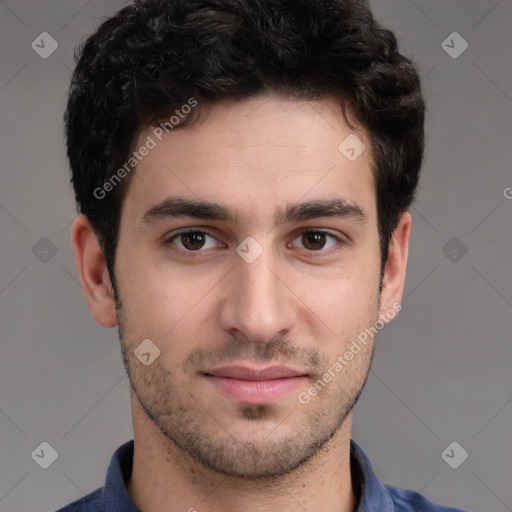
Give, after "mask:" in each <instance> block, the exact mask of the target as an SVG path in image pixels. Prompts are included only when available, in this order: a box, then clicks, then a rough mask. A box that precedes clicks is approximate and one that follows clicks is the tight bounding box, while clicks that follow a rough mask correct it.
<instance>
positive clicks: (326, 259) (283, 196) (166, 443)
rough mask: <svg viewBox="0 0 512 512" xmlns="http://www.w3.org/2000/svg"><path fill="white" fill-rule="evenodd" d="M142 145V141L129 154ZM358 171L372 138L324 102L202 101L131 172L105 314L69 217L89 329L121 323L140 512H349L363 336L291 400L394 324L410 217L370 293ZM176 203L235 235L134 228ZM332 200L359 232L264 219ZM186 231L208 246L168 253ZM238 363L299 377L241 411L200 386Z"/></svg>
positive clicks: (330, 222) (370, 187) (95, 247)
mask: <svg viewBox="0 0 512 512" xmlns="http://www.w3.org/2000/svg"><path fill="white" fill-rule="evenodd" d="M350 133H356V134H357V136H358V137H359V139H360V140H362V141H363V142H364V143H365V144H366V148H367V150H366V151H365V152H364V153H363V154H362V155H361V156H360V157H359V158H357V160H355V161H354V162H351V161H349V160H348V159H347V158H345V157H344V156H343V155H342V154H341V153H340V151H339V150H338V146H339V144H340V142H341V141H343V140H344V139H345V138H346V137H347V136H348V135H349V134H350ZM150 134H151V129H147V130H145V131H143V132H142V133H141V134H140V137H139V141H138V142H139V145H142V144H143V142H144V141H145V140H146V137H147V136H148V135H150ZM370 164H371V151H370V144H369V142H368V140H367V136H366V134H365V133H364V131H363V130H358V131H356V132H353V131H352V130H350V129H349V128H348V127H347V125H346V124H345V122H344V121H343V118H342V116H341V113H340V109H339V107H338V105H337V104H336V103H335V102H334V101H332V100H329V99H325V100H321V101H298V100H296V99H288V98H284V97H279V96H271V95H264V96H259V97H256V98H252V99H250V100H246V101H244V102H223V103H217V104H214V105H209V106H208V105H201V109H200V119H199V121H197V122H196V123H194V124H192V125H190V126H189V127H187V128H181V129H179V130H176V131H174V132H172V133H169V134H167V135H165V137H164V138H163V140H162V141H160V142H158V144H157V146H156V147H155V148H154V149H152V150H151V151H150V152H149V154H148V155H147V156H146V157H145V158H144V159H143V160H142V161H141V162H140V163H139V164H138V166H137V169H136V170H135V171H134V173H133V175H132V176H131V182H130V185H129V187H128V191H127V195H126V199H125V201H124V203H123V210H122V216H121V226H120V238H119V244H118V248H117V253H116V267H115V273H116V281H117V288H118V293H119V300H120V304H118V305H117V306H118V309H117V310H116V304H115V302H114V300H113V298H112V296H113V294H112V285H111V282H110V279H109V276H108V272H107V270H106V264H105V260H104V258H103V254H102V252H101V249H100V246H99V244H98V240H97V238H96V235H95V233H94V231H93V229H92V228H91V226H90V224H89V222H88V220H87V218H85V217H84V216H83V215H81V216H79V217H78V218H77V219H76V221H75V223H74V226H73V230H72V242H73V246H74V251H75V258H76V263H77V268H78V272H79V275H80V279H81V282H82V287H83V292H84V297H85V299H86V301H87V304H88V306H89V309H90V311H91V314H92V316H93V318H94V319H95V320H96V322H97V323H98V324H100V325H102V326H104V327H107V328H111V327H115V326H116V325H117V326H118V327H119V332H120V338H121V344H122V349H123V357H124V360H125V365H126V367H127V369H128V374H129V377H130V382H131V404H132V416H133V427H134V440H135V452H134V463H133V472H132V476H131V479H130V482H129V485H128V491H129V493H130V495H131V497H132V499H133V501H134V502H135V504H136V505H137V507H138V508H139V509H140V510H141V511H143V512H147V511H152V512H163V511H184V510H190V509H194V508H195V509H196V510H198V511H199V512H201V510H208V511H211V512H216V511H225V510H231V511H244V512H252V511H267V510H268V511H270V510H272V511H274V510H280V509H281V507H282V509H283V510H287V511H295V510H300V511H303V510H318V511H340V512H342V511H343V512H347V511H354V510H355V509H356V506H357V501H358V496H357V492H355V491H354V489H357V482H354V481H353V479H352V476H351V473H350V451H349V450H350V445H349V443H350V436H351V424H352V407H353V406H354V404H355V401H356V400H357V398H358V396H359V393H360V392H361V390H362V388H363V386H364V383H365V380H366V377H367V375H368V372H369V369H370V364H371V359H372V355H373V349H374V342H375V340H374V339H373V340H372V339H370V340H369V343H368V344H367V346H366V347H364V346H362V350H361V352H359V353H358V354H357V355H355V356H354V358H353V359H352V360H351V361H350V363H349V364H347V365H346V366H345V367H344V368H343V370H342V371H340V372H338V373H335V377H333V378H332V379H331V381H330V382H329V383H328V384H327V385H326V386H325V387H323V389H322V390H321V391H320V392H319V393H318V394H317V395H316V396H314V397H312V398H311V400H310V402H309V403H307V404H303V403H300V401H299V400H298V395H299V393H300V392H304V391H307V390H308V389H309V388H310V387H311V386H312V385H313V384H314V383H315V382H316V381H317V380H318V379H319V378H320V377H321V376H322V374H323V373H324V372H325V371H326V370H327V369H328V368H329V367H330V366H331V365H332V364H333V363H334V362H335V361H336V358H337V357H338V356H339V355H341V354H344V353H345V351H346V350H347V349H348V348H349V347H350V344H351V342H352V341H353V340H355V339H357V336H358V334H359V333H361V332H362V331H364V329H365V328H367V327H370V326H373V325H374V324H375V322H376V321H377V320H379V319H382V321H383V322H386V321H388V320H389V311H390V310H393V309H394V308H396V304H397V303H399V302H400V301H401V298H402V293H403V284H404V278H405V269H406V263H407V254H408V240H409V233H410V227H411V216H410V215H409V213H404V214H403V215H402V217H401V218H400V221H399V224H398V226H397V228H396V230H395V232H394V236H393V238H392V240H391V243H390V248H389V256H388V259H387V262H386V267H385V273H384V278H383V282H382V292H379V284H380V277H381V275H380V252H379V237H378V228H377V211H376V198H375V188H374V184H373V177H372V173H371V169H370ZM171 196H173V197H175V196H180V197H184V198H187V199H194V200H207V201H215V202H216V203H220V204H222V205H224V206H225V207H226V208H229V209H230V210H233V211H236V213H237V219H236V221H237V222H231V221H225V220H205V219H196V218H191V217H177V218H169V217H160V218H159V219H157V220H153V221H152V222H148V223H143V222H142V217H143V215H144V214H145V213H146V212H147V211H148V210H150V209H151V208H152V207H154V206H155V205H157V204H158V203H160V202H161V201H163V200H165V199H166V198H168V197H171ZM339 197H341V198H344V199H345V201H346V202H347V203H349V204H352V205H354V204H355V205H358V207H359V208H360V209H361V211H362V212H363V213H364V216H365V219H364V220H362V219H361V218H359V217H354V216H346V217H343V218H339V217H317V218H312V219H309V220H303V221H297V222H296V221H292V222H287V223H283V224H277V223H276V222H275V220H274V213H275V211H276V209H278V208H282V207H283V206H284V205H286V204H287V203H296V202H304V201H310V200H328V199H333V198H339ZM181 228H196V229H199V228H202V229H208V230H209V231H210V232H211V233H212V236H211V237H210V236H204V237H203V238H201V235H200V236H199V242H201V241H202V242H203V246H202V247H203V249H202V250H201V251H199V252H198V251H197V250H196V251H195V252H194V251H193V250H190V248H191V247H192V249H194V248H195V247H196V246H194V245H193V244H192V243H191V241H190V239H184V238H183V237H181V238H180V237H176V238H174V239H173V240H171V241H169V239H170V237H171V236H172V235H174V234H175V233H176V231H177V230H178V229H181ZM304 228H308V229H316V230H318V229H322V230H328V232H329V233H330V234H332V235H334V236H337V237H338V238H339V241H338V240H336V239H335V238H331V237H330V236H325V237H324V236H322V235H321V234H320V239H319V241H318V238H314V239H313V242H312V241H311V238H308V237H307V235H304V236H303V235H301V233H300V230H301V229H304ZM248 236H251V237H253V238H254V239H255V240H256V241H257V243H258V244H259V245H260V246H261V248H262V250H263V251H262V253H261V254H260V255H259V256H258V257H257V258H256V259H255V260H254V261H253V262H252V263H247V262H246V261H245V260H244V259H242V258H241V257H240V256H239V255H238V254H237V252H236V248H237V246H239V245H240V244H241V242H242V241H243V240H244V239H245V238H246V237H248ZM196 237H197V235H196ZM194 240H196V241H197V240H198V239H197V238H195V239H194ZM196 243H197V242H196ZM197 245H199V248H200V249H201V243H198V244H197ZM187 248H188V249H189V250H188V253H187ZM187 254H188V256H187ZM147 338H149V339H150V340H152V342H153V343H154V344H155V345H156V346H157V347H158V348H159V350H160V356H159V357H157V358H156V359H155V361H154V362H153V363H151V364H150V365H148V366H146V365H144V364H142V363H141V362H140V361H139V360H138V359H137V358H136V357H135V355H134V352H133V351H134V350H135V348H136V347H137V346H138V345H139V344H140V343H141V341H142V340H144V339H147ZM234 364H243V365H246V366H251V367H258V368H263V367H266V366H269V365H271V364H284V365H286V366H290V367H292V368H294V369H296V370H300V371H301V372H302V373H303V374H306V375H307V378H306V379H304V380H305V382H303V383H301V384H300V386H299V387H298V388H296V389H294V390H293V391H291V392H290V393H288V394H286V395H285V396H283V397H281V398H279V399H278V400H276V401H270V402H269V403H265V404H260V405H253V404H247V403H243V402H242V401H239V400H237V399H234V398H233V397H231V396H226V395H224V394H223V393H221V392H220V391H219V390H218V389H217V388H216V387H215V386H213V385H211V383H210V382H209V381H208V380H207V379H205V378H204V375H203V373H204V372H205V371H206V370H208V369H212V368H218V367H220V366H226V365H234Z"/></svg>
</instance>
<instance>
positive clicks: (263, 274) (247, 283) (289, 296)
mask: <svg viewBox="0 0 512 512" xmlns="http://www.w3.org/2000/svg"><path fill="white" fill-rule="evenodd" d="M236 258H238V259H237V260H235V266H234V268H233V269H232V270H231V272H229V274H228V275H227V276H226V278H227V281H226V282H225V283H224V288H223V293H222V296H221V297H222V298H221V300H222V303H221V311H220V323H221V327H222V328H223V329H224V330H225V331H227V332H229V333H230V334H232V335H234V336H237V337H242V338H245V339H247V341H250V342H253V343H266V342H268V341H269V340H270V339H271V338H273V337H276V336H279V337H281V336H285V335H287V334H288V333H289V331H290V330H291V329H292V327H293V325H294V323H295V321H296V316H297V307H296V303H295V302H294V300H293V298H294V294H293V293H292V292H291V290H290V289H289V288H288V287H287V285H286V279H285V277H286V276H285V275H284V274H283V270H282V266H280V265H279V262H278V261H277V258H275V257H274V256H273V254H272V251H271V249H268V248H267V249H265V250H264V251H263V252H262V253H261V254H260V255H259V256H258V257H257V258H256V259H255V260H254V261H252V262H251V263H248V262H247V261H245V260H244V259H243V258H241V257H238V256H236Z"/></svg>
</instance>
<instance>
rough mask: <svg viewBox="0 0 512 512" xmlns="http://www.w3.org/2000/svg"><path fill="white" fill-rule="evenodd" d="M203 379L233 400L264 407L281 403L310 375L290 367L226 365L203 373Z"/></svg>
mask: <svg viewBox="0 0 512 512" xmlns="http://www.w3.org/2000/svg"><path fill="white" fill-rule="evenodd" d="M203 377H204V378H205V379H206V380H207V381H208V382H210V383H211V384H212V385H213V386H215V387H216V388H217V389H218V390H219V391H220V392H221V393H222V394H224V395H226V396H229V397H230V398H234V399H235V400H238V401H240V402H243V403H249V404H260V405H261V404H265V403H272V402H275V401H277V400H278V399H279V398H281V397H283V396H285V395H286V394H288V393H290V392H291V391H293V390H294V389H295V388H297V387H298V386H300V385H302V384H304V383H305V382H306V381H307V379H308V376H307V374H305V373H303V372H301V371H300V370H294V369H293V368H288V367H286V366H270V367H267V368H253V367H247V366H225V367H222V368H216V369H214V370H209V371H206V372H203Z"/></svg>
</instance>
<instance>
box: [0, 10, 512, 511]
mask: <svg viewBox="0 0 512 512" xmlns="http://www.w3.org/2000/svg"><path fill="white" fill-rule="evenodd" d="M121 5H122V2H120V1H117V2H115V1H99V0H95V1H94V0H89V1H84V0H66V1H64V0H60V1H55V0H53V1H46V2H41V1H35V0H34V1H23V0H17V1H15V0H9V1H3V2H0V19H1V24H0V73H1V75H0V116H1V117H0V119H1V123H0V126H1V137H0V144H1V159H0V166H1V167H0V169H1V170H0V240H1V242H0V243H1V248H2V249H1V260H0V311H1V322H0V339H1V350H2V352H1V354H2V355H1V358H0V390H1V394H0V510H1V511H4V512H31V511H52V510H54V509H56V508H58V507H59V506H62V505H64V504H66V503H68V502H70V501H72V500H74V499H77V498H79V497H81V496H82V495H83V494H85V493H88V492H90V491H92V490H94V489H96V488H97V487H99V486H101V485H103V481H104V476H105V471H106V468H107V465H108V462H109V460H110V457H111V455H112V453H113V451H114V450H115V449H116V448H117V447H118V446H119V445H120V444H121V443H122V442H124V441H126V440H128V439H130V438H131V437H132V434H133V432H132V426H131V415H130V407H129V392H128V379H127V377H126V376H124V369H123V366H122V360H121V355H120V350H119V342H118V339H117V331H116V330H115V329H112V330H105V329H103V328H101V327H99V326H97V325H96V324H95V323H94V321H93V320H92V319H91V318H90V316H89V313H88V310H87V308H86V306H85V303H84V301H83V299H82V295H81V290H80V285H79V283H78V280H77V274H76V271H75V265H74V260H73V254H72V249H71V245H70V224H71V222H72V220H73V219H74V217H75V216H76V213H75V209H74V202H73V195H72V192H71V187H70V185H69V182H68V167H67V162H66V159H65V153H64V142H63V133H62V114H63V111H64V108H65V102H66V92H67V86H68V83H69V78H70V73H71V69H72V67H73V48H74V46H75V44H76V43H77V42H78V41H80V40H81V39H82V38H83V37H84V36H85V35H86V34H88V33H90V32H92V31H93V30H95V28H97V27H98V25H99V24H100V23H101V21H102V20H103V19H104V17H105V16H107V15H110V14H112V13H114V12H115V11H116V10H117V9H118V8H119V7H120V6H121ZM372 5H373V8H374V11H375V13H376V15H377V17H378V18H379V19H380V20H381V21H382V22H383V23H384V24H385V25H387V26H388V27H389V28H391V29H393V30H395V31H396V33H397V36H398V39H399V43H400V45H401V49H402V51H403V52H404V53H406V54H407V55H409V56H412V57H413V58H414V59H415V60H416V61H417V63H418V65H419V66H420V69H421V73H422V75H423V77H424V87H425V93H426V97H427V103H428V108H429V113H428V120H427V154H426V165H425V167H424V170H423V177H422V183H421V189H420V193H419V197H418V200H417V202H416V203H415V207H414V208H413V211H412V213H413V217H414V226H413V235H412V246H411V254H410V263H409V270H408V275H407V280H406V293H405V295H406V297H405V299H404V309H403V311H402V313H401V314H400V316H399V317H398V319H397V320H395V321H394V322H393V323H392V324H391V325H389V326H388V327H386V328H385V329H384V330H383V332H382V334H381V335H380V337H379V339H378V342H377V350H376V356H375V363H374V367H373V370H372V373H371V374H370V377H369V380H368V383H367V387H366V388H365V390H364V392H363V394H362V397H361V400H360V402H359V404H358V405H357V406H356V412H355V423H354V432H353V436H354V438H355V439H356V440H357V441H358V442H359V443H360V444H361V445H362V447H363V449H364V450H365V451H366V453H367V454H368V455H369V457H370V460H371V461H372V463H373V466H374V469H375V470H376V472H377V475H378V476H379V477H380V478H381V479H382V480H383V481H384V482H385V483H391V484H394V485H397V486H399V487H404V488H409V489H415V490H418V491H421V492H422V493H423V494H425V495H426V496H427V497H429V498H430V499H432V500H434V501H438V502H441V503H445V504H451V505H457V506H459V507H462V508H466V509H468V510H471V511H495V512H503V511H506V510H512V486H511V483H512V481H511V480H512V435H511V426H512V403H511V402H512V379H511V377H510V375H511V372H510V365H511V362H512V347H511V343H510V332H511V327H512V325H511V313H512V273H511V272H510V261H511V256H512V230H511V220H512V200H509V199H507V198H506V197H505V195H506V193H507V190H509V191H510V189H507V187H512V162H511V155H512V149H511V142H512V141H511V134H512V129H511V124H512V121H511V119H512V115H511V114H512V73H511V68H512V64H511V60H512V59H511V57H512V55H511V54H512V51H511V49H512V41H511V39H512V37H511V22H512V2H511V0H501V1H495V0H493V1H483V0H479V1H477V0H458V1H456V0H452V1H440V0H436V1H433V0H414V1H413V0H400V1H398V0H397V1H392V0H386V1H381V0H378V1H373V2H372ZM43 31H47V32H49V33H50V34H51V35H52V36H53V37H54V38H55V39H56V40H57V42H58V45H59V46H58V49H57V50H56V51H55V52H54V53H53V54H52V55H51V56H50V57H48V58H47V59H43V58H41V57H40V56H39V55H38V54H37V53H36V52H35V51H34V50H33V49H32V48H31V43H32V41H33V40H35V39H36V38H37V36H38V35H39V34H40V33H41V32H43ZM454 31H456V32H458V33H460V34H461V35H462V37H463V38H464V39H465V40H466V41H467V42H468V43H469V48H468V49H467V50H466V51H465V52H464V53H463V54H462V55H460V57H458V58H456V59H454V58H452V57H450V56H449V55H448V54H447V53H446V51H445V50H444V49H443V47H442V46H441V43H442V41H444V40H445V39H446V38H447V36H448V35H449V34H451V33H452V32H454ZM448 44H449V45H451V46H454V49H455V50H457V49H458V48H459V46H457V45H458V44H459V43H456V42H455V41H454V42H453V44H452V43H451V42H450V40H449V39H448ZM510 196H512V191H511V193H510ZM43 237H47V238H48V239H50V240H51V242H52V244H54V246H55V249H56V250H57V252H56V254H54V255H52V252H51V250H50V252H49V253H47V254H45V253H43V252H42V249H45V248H46V249H48V241H43V242H39V240H40V239H41V238H43ZM452 237H457V239H458V240H457V241H455V244H456V245H454V246H448V247H445V244H446V243H447V242H448V241H449V240H450V239H451V238H452ZM38 242H39V244H40V245H36V244H37V243H38ZM452 243H454V242H452ZM41 244H42V245H41ZM45 244H46V245H45ZM462 244H463V245H462ZM34 246H36V249H33V247H34ZM41 247H42V249H41ZM464 247H466V248H467V250H468V252H467V254H464V255H463V257H462V258H461V255H462V254H463V249H464ZM443 248H444V249H443ZM453 249H455V250H456V253H454V252H453ZM450 251H452V252H451V254H450ZM45 259H46V260H47V261H45ZM454 259H458V261H451V260H454ZM42 441H46V442H48V443H50V444H51V445H52V446H53V447H54V448H55V449H56V450H57V452H58V458H57V460H56V461H55V462H54V463H53V464H52V465H51V466H50V467H49V468H48V469H42V468H40V467H39V466H38V465H37V464H36V463H35V462H34V460H33V459H32V458H31V453H32V452H33V451H34V450H35V449H36V448H37V447H38V446H39V444H40V443H41V442H42ZM453 441H456V442H458V443H459V444H460V445H461V446H462V447H464V449H465V450H466V451H467V452H468V453H469V458H468V459H467V460H466V461H465V462H464V463H463V464H462V465H461V466H460V467H459V468H458V469H452V468H451V467H449V466H448V464H447V463H446V462H445V461H444V460H443V458H442V457H441V453H442V452H443V450H444V449H445V448H446V447H447V446H448V445H449V444H450V443H452V442H453ZM459 453H460V449H458V448H457V449H456V450H455V451H454V452H453V457H452V460H454V459H457V458H458V457H459ZM450 454H452V453H450ZM198 506H199V505H198ZM311 512H312V511H311Z"/></svg>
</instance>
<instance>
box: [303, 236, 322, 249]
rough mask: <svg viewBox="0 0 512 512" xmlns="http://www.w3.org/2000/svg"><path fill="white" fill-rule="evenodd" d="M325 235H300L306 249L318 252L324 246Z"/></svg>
mask: <svg viewBox="0 0 512 512" xmlns="http://www.w3.org/2000/svg"><path fill="white" fill-rule="evenodd" d="M325 238H326V236H325V233H314V232H312V233H304V234H303V235H302V243H303V245H304V247H305V248H306V249H309V250H311V251H318V250H319V249H323V248H324V246H325Z"/></svg>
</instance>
